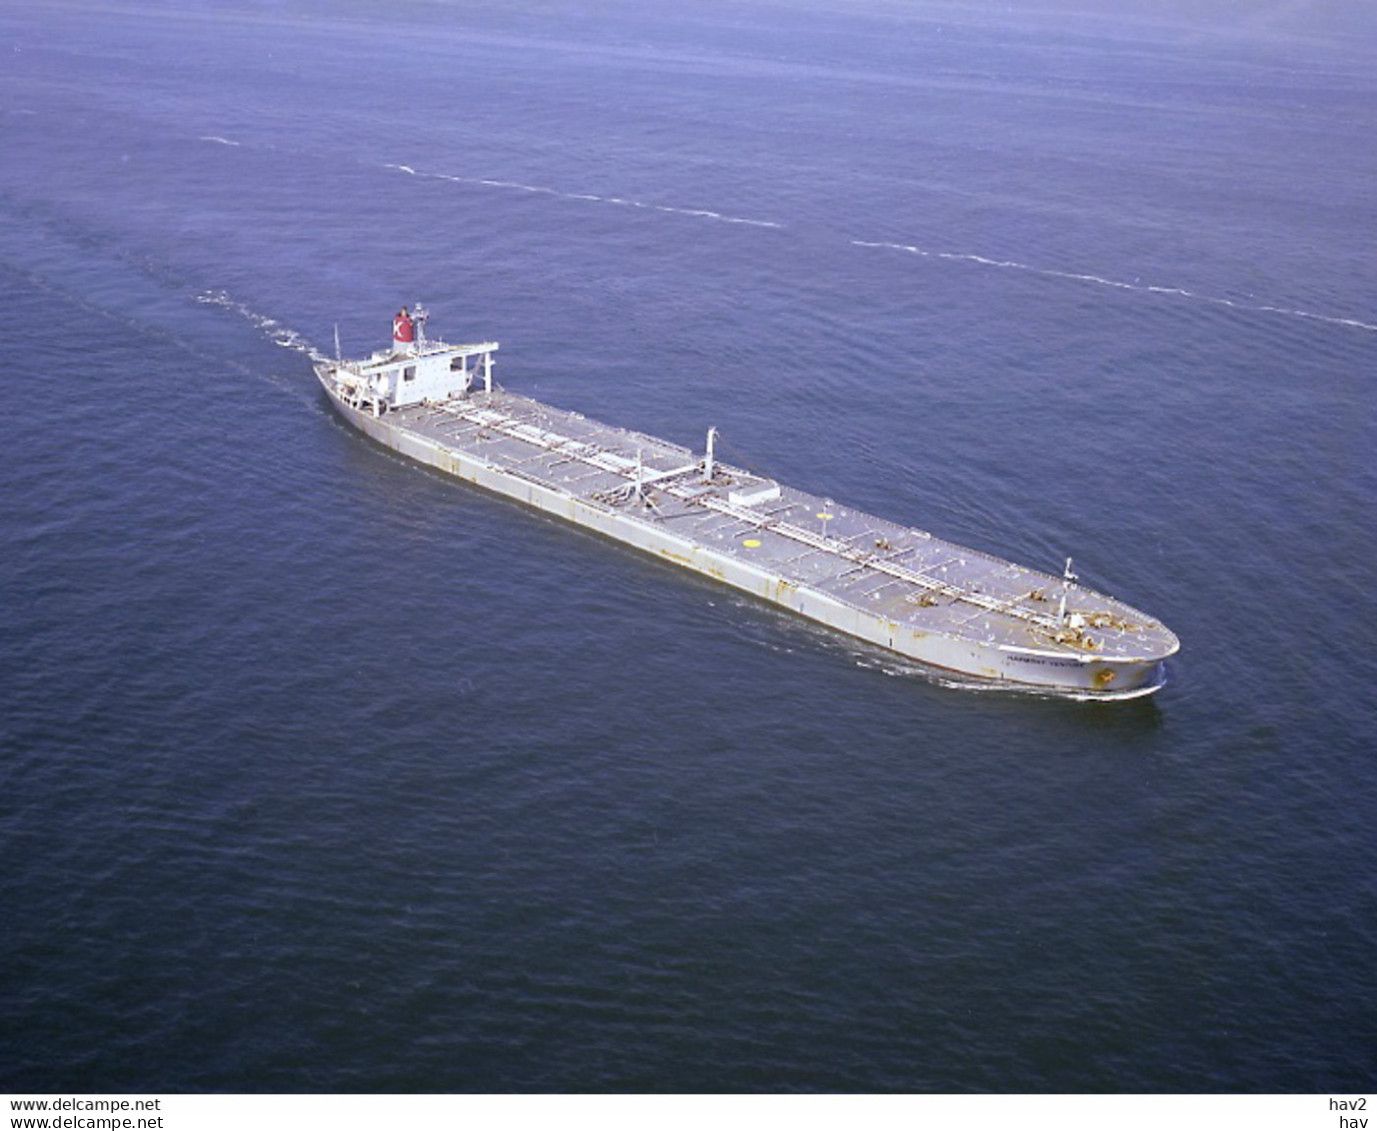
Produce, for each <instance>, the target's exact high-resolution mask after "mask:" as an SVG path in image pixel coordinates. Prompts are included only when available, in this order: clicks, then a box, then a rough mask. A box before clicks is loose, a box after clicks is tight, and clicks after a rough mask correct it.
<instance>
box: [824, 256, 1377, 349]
mask: <svg viewBox="0 0 1377 1131" xmlns="http://www.w3.org/2000/svg"><path fill="white" fill-rule="evenodd" d="M851 245H852V246H853V247H868V248H882V249H884V250H887V251H904V252H908V253H909V254H910V255H918V256H921V257H922V258H924V259H946V260H959V261H962V262H966V263H978V264H980V265H981V266H982V267H1000V268H1003V269H1005V270H1009V271H1027V272H1029V273H1030V274H1033V275H1043V276H1045V277H1047V278H1051V279H1071V280H1074V281H1075V282H1078V283H1094V284H1096V285H1097V286H1101V287H1114V288H1115V289H1116V290H1121V291H1138V292H1140V293H1142V294H1154V295H1174V296H1175V297H1177V298H1185V299H1191V300H1192V301H1194V302H1207V303H1210V304H1211V305H1213V306H1227V307H1228V308H1229V309H1231V310H1244V311H1251V312H1254V313H1260V314H1282V315H1285V316H1286V317H1288V318H1307V319H1309V320H1311V321H1312V322H1326V323H1328V324H1330V325H1331V326H1347V327H1350V328H1352V329H1355V330H1367V331H1370V332H1373V333H1377V324H1374V323H1371V322H1363V321H1361V320H1360V319H1357V318H1340V317H1338V316H1336V315H1332V314H1316V313H1314V312H1313V311H1309V310H1296V309H1294V308H1292V307H1286V306H1270V305H1267V304H1265V303H1252V302H1239V301H1238V300H1237V299H1231V298H1220V297H1219V296H1217V295H1205V294H1200V293H1199V292H1197V291H1188V290H1186V289H1185V288H1184V287H1164V286H1160V285H1157V284H1151V283H1139V282H1137V281H1135V282H1132V283H1128V282H1125V281H1124V280H1122V279H1106V278H1105V277H1104V276H1103V275H1088V274H1084V273H1081V272H1076V271H1058V270H1057V269H1056V268H1053V267H1034V266H1033V265H1032V264H1030V263H1019V262H1017V261H1016V260H1013V259H989V258H987V257H985V256H983V255H973V254H970V253H966V252H955V251H929V250H927V249H926V248H921V247H914V246H913V245H912V244H904V243H882V242H876V241H873V240H852V241H851Z"/></svg>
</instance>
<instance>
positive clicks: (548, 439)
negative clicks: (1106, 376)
mask: <svg viewBox="0 0 1377 1131" xmlns="http://www.w3.org/2000/svg"><path fill="white" fill-rule="evenodd" d="M451 411H452V412H453V414H454V415H455V416H457V417H460V418H461V419H465V420H468V421H471V422H472V423H474V424H477V425H479V426H480V427H484V428H489V429H492V430H493V431H495V432H500V433H502V434H504V435H507V436H510V437H512V438H513V439H516V440H520V441H522V442H523V443H526V444H531V445H532V446H534V447H537V448H541V449H543V450H545V451H549V452H556V453H558V454H560V455H561V456H565V457H566V458H569V459H573V460H577V461H579V462H581V463H585V464H588V465H590V466H592V467H596V468H598V469H599V470H601V471H608V472H611V473H613V474H615V475H620V476H623V477H625V478H627V479H629V480H632V482H629V483H626V484H623V485H621V486H620V487H619V488H618V489H617V490H618V491H619V492H625V491H627V490H632V491H634V490H635V489H636V487H637V484H638V483H639V485H640V487H641V488H644V487H646V486H648V485H649V484H651V483H657V484H659V485H660V487H661V489H662V490H665V491H666V492H667V493H669V494H671V495H674V496H676V497H677V498H679V499H681V500H682V501H683V502H685V503H689V504H691V505H697V506H702V507H706V508H707V509H709V510H713V511H717V512H718V513H719V514H725V515H728V516H730V517H732V518H735V519H737V520H738V521H741V522H744V523H746V524H747V525H749V526H751V527H753V528H755V529H759V530H769V531H772V532H773V533H775V534H779V535H781V536H782V537H785V538H788V539H790V540H791V541H794V542H799V543H801V544H803V545H805V546H808V547H809V548H810V549H813V550H817V551H820V552H822V553H826V554H830V555H832V556H834V557H839V558H842V559H843V560H845V561H849V562H853V563H855V565H857V566H858V567H861V568H865V569H871V570H874V571H875V572H877V573H882V574H885V575H887V576H889V577H893V578H895V579H896V580H899V581H904V582H907V583H909V584H911V585H915V586H917V587H918V588H920V589H923V590H925V591H926V592H929V593H935V594H937V595H939V596H943V597H948V598H950V599H951V600H953V601H960V602H962V603H963V604H968V605H974V606H976V607H977V608H979V609H980V610H982V611H984V612H987V613H997V614H1002V615H1005V616H1011V617H1014V618H1016V619H1018V620H1022V621H1026V622H1027V623H1029V624H1032V625H1036V626H1037V627H1038V628H1041V629H1044V630H1048V631H1052V632H1055V631H1057V630H1059V629H1061V628H1062V625H1061V623H1060V621H1058V619H1057V618H1056V617H1054V616H1050V615H1049V614H1047V613H1040V612H1037V611H1036V610H1033V609H1028V608H1025V607H1022V606H1020V605H1019V604H1018V603H1017V602H1018V601H1020V600H1022V597H1021V596H1020V597H1014V598H999V597H992V596H990V595H989V594H987V593H980V592H977V591H976V590H974V589H967V588H963V587H962V586H959V585H953V584H952V583H951V582H949V581H943V580H941V579H940V578H937V577H932V576H931V575H929V574H926V573H923V572H922V571H921V570H917V569H914V568H912V567H911V566H906V565H903V564H902V563H900V562H897V561H893V560H890V559H889V558H887V557H886V556H884V555H880V554H875V553H871V552H869V551H867V550H863V549H860V548H858V547H856V546H853V545H851V544H850V543H849V542H845V541H843V540H842V539H839V538H832V537H828V536H826V535H823V534H819V533H817V532H816V531H812V530H808V529H806V528H805V527H802V526H796V525H794V524H793V523H790V522H785V521H783V520H781V519H775V518H773V517H771V516H769V515H765V514H761V513H760V512H759V511H756V510H753V509H752V508H750V507H748V506H743V505H741V504H738V503H732V502H730V501H728V500H727V499H723V498H721V497H719V496H716V495H701V494H697V493H695V492H692V491H690V490H688V489H687V488H686V487H685V486H683V485H682V484H678V485H676V484H674V483H673V482H672V480H674V479H676V478H679V477H682V476H685V475H687V474H689V473H691V472H696V471H698V470H699V467H700V465H699V464H698V463H693V464H689V465H687V466H684V467H677V468H670V469H665V470H659V469H651V470H647V469H646V468H645V467H644V466H642V465H641V464H640V462H639V461H638V460H635V459H632V458H631V457H629V456H622V455H618V454H616V453H614V452H609V451H606V450H605V449H602V448H598V447H596V446H595V445H592V444H587V443H584V442H583V441H581V440H575V439H573V438H572V437H569V436H565V435H562V434H560V433H558V432H551V431H549V430H548V429H544V428H540V427H538V426H537V425H534V424H531V423H530V422H528V421H524V420H519V419H518V418H516V417H512V416H508V415H507V414H506V413H503V412H499V411H497V410H496V409H493V408H490V407H479V406H465V407H456V408H454V409H452V410H451ZM722 467H723V470H726V471H734V470H735V469H730V468H727V467H726V466H725V465H722ZM739 474H741V475H743V476H745V477H747V478H754V477H753V476H746V473H744V472H741V473H739Z"/></svg>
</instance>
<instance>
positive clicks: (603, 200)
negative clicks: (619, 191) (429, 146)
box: [383, 164, 784, 228]
mask: <svg viewBox="0 0 1377 1131" xmlns="http://www.w3.org/2000/svg"><path fill="white" fill-rule="evenodd" d="M383 167H384V168H386V169H397V170H399V171H400V172H403V173H410V174H411V175H412V176H414V177H429V178H430V179H432V180H436V181H450V182H452V183H454V184H457V185H481V186H482V187H483V188H500V189H511V190H514V191H516V192H529V193H537V194H539V195H541V196H553V197H555V198H556V199H558V200H586V201H589V202H590V203H593V204H615V205H618V206H619V207H622V208H641V209H645V210H646V211H650V212H668V213H671V214H673V215H676V216H693V217H696V218H698V219H700V220H717V221H719V222H720V223H723V224H748V225H750V226H751V227H755V228H783V227H784V225H783V224H781V223H779V222H778V221H775V220H754V219H751V218H749V217H746V216H727V215H724V214H723V213H721V212H714V211H713V210H712V209H710V208H681V207H678V206H676V205H672V204H651V203H650V202H648V201H645V200H633V199H631V198H629V197H624V196H599V195H598V194H597V193H591V192H561V191H560V190H559V189H553V188H547V187H546V186H544V185H528V184H523V183H522V182H521V181H497V180H492V179H491V178H488V177H456V176H453V175H452V174H450V173H424V172H418V171H417V170H415V169H413V168H412V167H411V166H410V165H391V164H388V165H384V166H383Z"/></svg>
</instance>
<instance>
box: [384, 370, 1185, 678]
mask: <svg viewBox="0 0 1377 1131" xmlns="http://www.w3.org/2000/svg"><path fill="white" fill-rule="evenodd" d="M389 419H390V420H391V422H392V423H393V425H394V426H400V427H403V428H405V429H406V430H408V431H410V432H412V433H414V434H416V435H418V436H421V437H425V438H426V439H429V440H431V441H433V442H435V443H437V444H440V445H442V446H444V447H446V448H449V449H451V450H457V451H462V452H465V453H468V454H471V455H474V456H477V457H480V458H481V459H483V460H485V461H487V462H489V463H491V464H493V465H495V466H497V467H499V468H501V469H502V470H503V471H505V472H507V473H508V474H510V475H515V476H518V477H521V478H526V479H529V480H532V481H534V482H537V483H540V484H542V485H544V486H547V487H553V488H555V489H557V490H559V491H561V492H564V493H566V494H568V495H570V496H574V497H577V498H580V499H583V500H585V501H587V502H590V503H592V504H595V505H597V506H600V507H603V508H606V509H609V510H616V511H618V512H620V513H621V514H623V515H624V516H626V517H628V518H633V519H635V520H637V521H640V522H643V523H646V524H649V525H651V526H655V527H659V528H661V529H663V530H664V531H665V532H667V533H673V534H674V535H676V536H678V537H680V538H685V539H689V540H691V541H692V542H694V543H696V544H697V545H699V546H703V547H707V548H710V549H711V550H713V551H715V552H717V553H719V554H723V555H728V556H730V557H732V558H735V559H738V560H741V561H744V562H749V563H750V564H752V565H754V566H756V567H757V568H760V569H763V570H767V571H769V572H771V573H774V574H777V575H778V576H779V577H781V578H782V579H784V580H785V581H786V582H787V583H790V584H796V585H798V586H800V587H808V588H810V589H812V590H815V591H818V592H820V593H823V594H826V595H828V596H829V597H831V598H833V599H835V600H837V601H840V602H843V603H846V604H849V605H851V606H853V607H856V608H859V609H862V610H864V611H866V612H868V613H871V614H874V615H876V616H879V617H883V618H885V619H887V620H891V621H894V622H896V623H900V624H905V625H908V626H909V627H911V628H912V629H915V630H917V631H921V632H931V633H941V634H943V635H947V636H951V637H956V638H965V639H970V640H978V641H981V642H982V643H986V644H993V645H995V646H998V647H1003V648H1008V649H1011V650H1018V651H1023V650H1031V651H1033V652H1035V653H1038V654H1042V655H1048V656H1077V657H1082V658H1088V657H1089V656H1093V657H1094V658H1096V659H1103V660H1111V659H1112V660H1137V659H1147V660H1155V659H1160V658H1163V657H1165V656H1169V655H1171V654H1172V653H1173V652H1175V651H1176V648H1177V641H1176V638H1175V636H1174V635H1173V634H1172V633H1171V632H1170V630H1168V629H1167V628H1166V627H1165V626H1164V625H1162V624H1161V623H1160V622H1158V621H1156V620H1155V619H1153V618H1151V617H1149V616H1147V615H1146V614H1144V613H1142V612H1140V611H1138V610H1137V609H1134V608H1131V607H1130V606H1128V605H1125V604H1124V603H1122V602H1120V601H1118V600H1115V599H1114V598H1111V597H1108V596H1105V595H1104V594H1101V593H1097V592H1095V591H1094V590H1091V589H1088V588H1085V587H1083V586H1080V585H1077V584H1074V583H1071V584H1070V585H1068V586H1067V587H1066V592H1067V606H1066V611H1067V620H1066V621H1063V620H1060V619H1059V616H1058V613H1059V605H1060V600H1061V596H1062V592H1063V585H1064V584H1065V583H1064V581H1063V579H1062V578H1060V577H1056V576H1053V575H1051V574H1047V573H1042V572H1039V571H1036V570H1030V569H1027V568H1025V567H1023V566H1019V565H1015V564H1013V563H1010V562H1007V561H1004V560H1002V559H999V558H996V557H993V556H991V555H988V554H984V553H981V552H979V551H976V550H971V549H968V548H966V547H963V546H958V545H956V544H954V543H951V542H948V541H945V540H944V539H941V538H938V537H936V536H934V535H932V534H930V533H928V532H926V531H922V530H916V529H913V528H911V527H906V526H902V525H900V524H898V523H895V522H891V521H888V520H886V519H882V518H877V517H875V516H873V515H870V514H866V513H864V512H862V511H858V510H855V509H854V508H852V507H848V506H845V505H843V504H840V503H836V502H834V501H832V500H830V499H824V498H819V497H818V496H815V495H811V494H808V493H807V492H804V491H799V490H796V489H794V488H791V487H787V486H784V485H782V484H779V485H777V484H775V482H774V481H772V480H766V479H762V478H761V477H760V476H758V475H754V474H752V473H749V472H746V471H744V470H742V469H740V468H735V467H730V466H728V465H725V464H721V463H718V464H717V465H716V474H715V475H714V477H713V480H712V482H711V483H706V482H704V481H703V469H702V462H703V461H702V457H701V456H698V455H695V453H693V452H691V451H690V450H689V449H687V448H683V447H680V446H678V445H676V444H671V443H668V442H667V441H664V440H660V439H657V438H655V437H652V436H646V435H643V434H640V433H636V432H632V431H629V430H626V429H622V428H618V427H615V426H611V425H607V424H602V423H599V422H597V421H594V420H590V419H588V418H586V417H584V416H581V415H579V414H577V413H573V412H567V411H564V410H561V409H556V408H552V407H551V406H549V405H545V404H542V403H540V402H538V401H534V400H531V399H529V398H527V397H523V396H520V395H517V394H514V393H510V392H506V391H504V390H500V389H494V390H493V391H492V392H491V393H483V392H478V393H474V394H470V395H468V396H465V397H462V398H460V397H456V398H453V399H451V400H448V401H445V402H443V403H441V404H431V405H416V406H411V407H407V408H401V409H394V410H392V411H391V412H390V413H389ZM776 488H777V490H778V495H777V496H774V491H775V490H776ZM771 496H774V497H771ZM1076 614H1079V620H1076V619H1074V618H1075V615H1076ZM1068 621H1070V622H1071V623H1072V624H1079V625H1080V626H1081V627H1077V628H1074V629H1071V630H1069V631H1068V629H1067V623H1068Z"/></svg>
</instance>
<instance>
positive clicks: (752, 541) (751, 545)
mask: <svg viewBox="0 0 1377 1131" xmlns="http://www.w3.org/2000/svg"><path fill="white" fill-rule="evenodd" d="M741 544H742V545H743V546H745V547H746V548H747V549H750V550H754V549H755V548H756V547H757V546H759V545H760V539H759V538H747V539H746V540H745V541H744V542H742V543H741Z"/></svg>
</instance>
